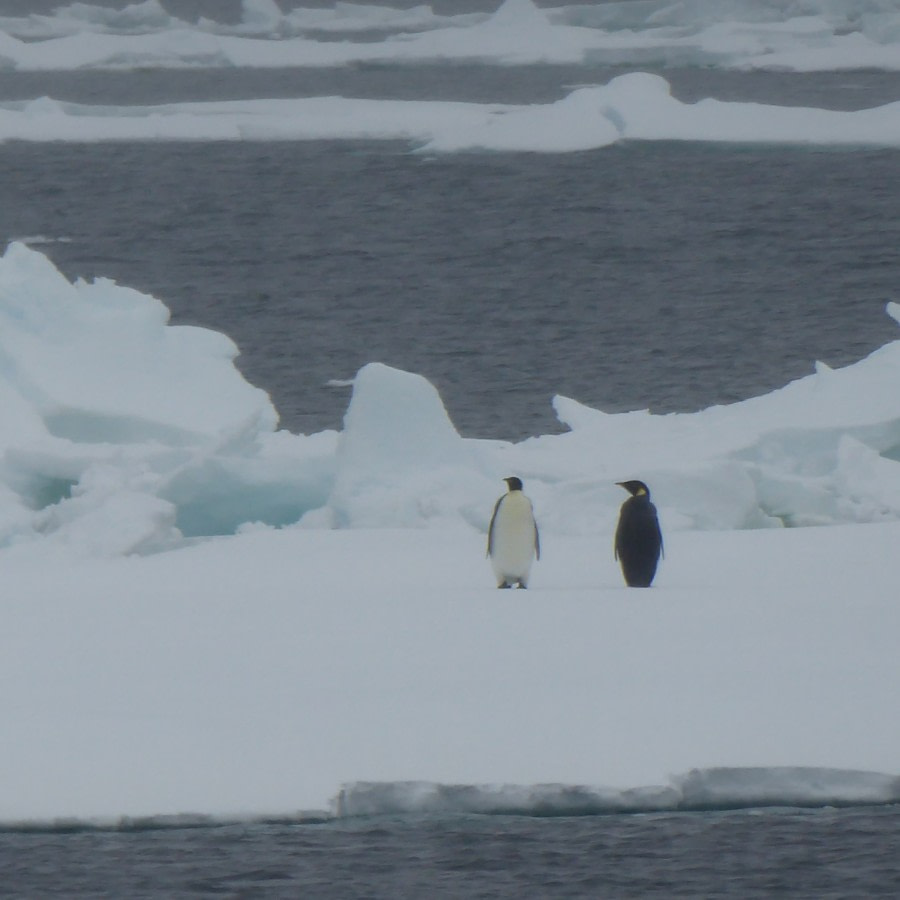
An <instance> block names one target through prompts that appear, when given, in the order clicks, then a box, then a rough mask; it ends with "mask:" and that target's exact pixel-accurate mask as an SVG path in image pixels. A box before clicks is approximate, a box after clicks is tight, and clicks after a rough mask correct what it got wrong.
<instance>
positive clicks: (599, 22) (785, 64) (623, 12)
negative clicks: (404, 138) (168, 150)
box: [0, 0, 900, 71]
mask: <svg viewBox="0 0 900 900" xmlns="http://www.w3.org/2000/svg"><path fill="white" fill-rule="evenodd" d="M341 33H344V34H346V35H347V38H348V39H345V40H342V41H335V40H330V39H328V37H329V36H333V35H335V34H341ZM367 33H368V34H369V35H375V36H381V37H382V40H380V41H377V40H376V41H373V40H362V41H358V42H354V41H353V40H352V39H351V38H353V37H354V36H355V35H357V34H362V35H365V34H367ZM898 33H900V13H892V12H890V11H886V10H885V9H884V7H883V4H879V3H878V2H877V0H868V2H866V0H860V2H858V3H854V4H853V5H852V8H851V9H847V10H846V11H842V10H841V9H840V8H839V7H837V6H836V4H834V3H831V2H828V0H807V2H806V3H805V4H804V8H803V10H802V15H801V14H798V11H797V10H794V9H792V8H791V7H789V6H788V7H786V6H785V4H779V3H759V2H753V0H747V2H745V3H740V2H734V3H729V4H727V5H724V8H723V4H720V3H716V2H714V0H690V2H684V3H678V4H672V3H670V2H668V0H657V2H643V3H640V4H634V3H631V4H629V3H624V2H613V3H608V4H603V5H602V6H599V7H588V6H584V5H578V4H573V5H571V6H563V7H556V8H550V9H543V8H540V7H538V6H537V5H536V4H535V3H533V2H532V0H505V2H502V3H498V6H497V9H496V10H495V11H494V12H484V13H469V14H462V15H436V14H435V13H434V11H433V10H432V9H431V7H430V6H421V7H416V8H414V9H411V10H398V9H392V8H390V7H389V6H373V7H369V6H364V5H362V4H354V3H339V4H335V8H334V9H333V10H327V9H319V10H315V9H302V8H301V9H295V10H292V11H290V12H283V11H282V10H281V9H280V8H279V7H278V6H277V4H276V3H275V2H274V0H243V16H242V20H241V22H240V23H239V24H237V25H225V24H222V23H218V22H215V21H212V20H209V19H204V18H200V19H199V20H198V21H197V22H196V23H190V22H186V21H183V20H180V19H178V18H177V17H174V16H171V15H170V14H169V13H167V12H166V10H165V9H164V8H163V7H162V6H161V4H160V3H159V2H158V0H145V2H143V3H134V4H132V5H130V6H128V7H126V8H125V9H123V10H118V11H117V10H109V9H106V8H104V7H99V6H92V5H90V4H73V5H72V6H69V7H63V8H61V9H59V10H58V11H57V13H56V15H53V16H46V15H31V16H20V17H11V16H4V17H0V65H4V66H5V67H7V68H14V69H18V70H20V71H28V70H30V71H42V70H43V71H50V70H55V71H62V70H72V69H80V68H133V67H144V68H146V67H148V66H153V67H186V66H203V67H225V66H248V67H273V66H278V67H291V66H294V67H301V66H319V67H323V66H345V65H353V64H360V63H417V64H422V63H453V62H466V63H472V62H475V63H480V64H488V65H533V64H574V65H579V64H587V65H623V64H639V65H648V64H653V65H703V66H721V67H724V68H778V69H792V70H795V71H824V70H837V69H854V68H856V69H861V68H883V69H885V70H898V69H900V40H898ZM318 36H325V37H326V39H325V40H318V39H317V37H318Z"/></svg>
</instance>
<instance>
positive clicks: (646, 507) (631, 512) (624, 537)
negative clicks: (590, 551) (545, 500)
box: [487, 475, 665, 589]
mask: <svg viewBox="0 0 900 900" xmlns="http://www.w3.org/2000/svg"><path fill="white" fill-rule="evenodd" d="M503 480H504V481H505V482H506V484H507V492H506V493H505V494H503V495H502V496H501V497H500V498H499V499H498V500H497V502H496V503H495V504H494V510H493V513H492V514H491V522H490V525H489V527H488V540H487V556H488V558H489V559H490V561H491V567H492V568H493V570H494V576H495V578H496V580H497V587H498V588H513V587H517V588H520V589H525V588H527V587H528V580H529V578H530V576H531V567H532V565H533V563H534V561H535V560H539V559H540V558H541V542H540V534H539V531H538V526H537V522H536V521H535V518H534V507H533V506H532V503H531V500H530V499H529V498H528V497H527V496H526V495H525V494H524V492H523V489H522V488H523V485H522V480H521V479H520V478H518V477H516V476H514V475H511V476H508V477H506V478H504V479H503ZM616 484H617V485H619V486H620V487H622V488H624V489H625V490H626V491H628V493H629V494H630V497H629V498H628V499H627V500H626V501H625V502H624V503H623V504H622V506H621V508H620V510H619V520H618V523H617V525H616V532H615V542H614V552H613V555H614V558H615V559H616V560H617V561H618V563H619V565H620V567H621V569H622V576H623V577H624V579H625V584H626V586H628V587H643V588H646V587H650V586H651V585H652V583H653V579H654V578H655V577H656V570H657V567H658V565H659V561H660V559H661V558H663V557H664V556H665V553H664V548H663V537H662V530H661V528H660V526H659V517H658V515H657V512H656V506H654V504H653V502H652V501H651V499H650V489H649V488H648V487H647V485H646V484H645V483H644V482H643V481H638V480H636V479H633V480H630V481H617V482H616Z"/></svg>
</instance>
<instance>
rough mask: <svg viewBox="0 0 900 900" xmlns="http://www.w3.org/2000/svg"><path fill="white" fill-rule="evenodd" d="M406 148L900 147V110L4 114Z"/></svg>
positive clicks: (48, 136)
mask: <svg viewBox="0 0 900 900" xmlns="http://www.w3.org/2000/svg"><path fill="white" fill-rule="evenodd" d="M327 139H331V140H402V141H407V142H408V143H409V144H410V145H411V146H412V147H413V148H415V149H416V150H418V151H419V152H423V153H448V152H460V151H467V150H469V151H471V150H491V151H507V152H535V153H568V152H574V151H582V150H591V149H597V148H601V147H606V146H609V145H611V144H615V143H617V142H619V141H665V140H684V141H707V142H726V143H768V144H807V145H819V146H851V147H852V146H885V147H898V146H900V102H896V103H888V104H886V105H884V106H880V107H874V108H871V109H861V110H851V111H841V110H829V109H814V108H804V107H781V106H773V105H766V104H761V103H743V102H733V101H732V102H729V101H722V100H714V99H705V100H701V101H699V102H697V103H684V102H682V101H680V100H678V99H676V98H675V97H673V96H672V95H671V92H670V88H669V83H668V82H667V81H666V80H665V79H664V78H662V77H660V76H659V75H654V74H650V73H646V72H631V73H629V74H626V75H620V76H618V77H616V78H613V79H612V80H611V81H609V83H608V84H604V85H588V86H583V87H579V88H576V89H573V90H572V91H571V92H570V93H569V94H568V96H566V97H564V98H562V99H561V100H557V101H555V102H552V103H545V104H524V105H510V104H499V103H463V102H454V101H429V100H373V99H353V98H346V97H310V98H301V99H281V100H234V101H216V102H195V103H171V104H163V105H155V106H133V107H109V106H102V107H101V106H87V105H83V104H77V103H69V102H61V101H57V100H54V99H52V98H50V97H42V98H38V99H33V100H28V101H24V100H15V101H5V102H2V103H0V141H4V140H6V141H8V140H21V141H75V142H95V141H98V142H99V141H210V140H224V141H304V140H327Z"/></svg>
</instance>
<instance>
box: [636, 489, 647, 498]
mask: <svg viewBox="0 0 900 900" xmlns="http://www.w3.org/2000/svg"><path fill="white" fill-rule="evenodd" d="M634 496H635V497H646V496H647V491H646V489H645V488H638V489H637V490H636V491H635V492H634Z"/></svg>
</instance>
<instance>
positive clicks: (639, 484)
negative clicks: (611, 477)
mask: <svg viewBox="0 0 900 900" xmlns="http://www.w3.org/2000/svg"><path fill="white" fill-rule="evenodd" d="M616 484H617V485H619V487H623V488H625V490H626V491H628V493H629V494H631V496H632V497H649V496H650V488H648V487H647V485H646V484H644V482H643V481H617V482H616Z"/></svg>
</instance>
